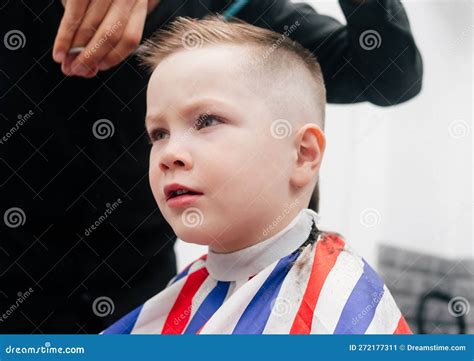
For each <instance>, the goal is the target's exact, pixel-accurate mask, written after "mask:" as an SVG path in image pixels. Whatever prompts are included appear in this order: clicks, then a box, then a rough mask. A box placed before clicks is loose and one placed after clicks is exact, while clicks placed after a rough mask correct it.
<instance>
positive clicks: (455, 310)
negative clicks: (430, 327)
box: [448, 296, 471, 317]
mask: <svg viewBox="0 0 474 361" xmlns="http://www.w3.org/2000/svg"><path fill="white" fill-rule="evenodd" d="M470 309H471V305H470V304H469V301H468V300H467V299H466V298H464V297H461V296H457V297H454V298H451V299H450V300H449V303H448V311H449V313H450V314H451V315H452V316H454V317H461V316H464V315H467V314H468V313H469V311H470Z"/></svg>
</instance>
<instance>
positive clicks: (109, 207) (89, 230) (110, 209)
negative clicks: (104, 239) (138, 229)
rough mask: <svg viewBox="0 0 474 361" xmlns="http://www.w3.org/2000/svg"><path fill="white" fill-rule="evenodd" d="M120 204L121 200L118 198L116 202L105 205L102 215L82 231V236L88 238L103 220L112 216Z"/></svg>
mask: <svg viewBox="0 0 474 361" xmlns="http://www.w3.org/2000/svg"><path fill="white" fill-rule="evenodd" d="M121 204H122V200H121V199H120V198H117V201H115V202H113V203H112V204H110V203H107V204H106V205H105V206H106V207H107V208H106V209H105V211H104V213H103V214H102V215H101V216H100V217H99V218H97V220H96V221H95V222H94V223H93V224H91V226H90V227H89V228H86V229H85V230H84V235H85V236H86V237H88V236H90V235H91V233H92V232H93V231H95V230H96V229H97V228H98V227H99V226H100V225H101V224H102V223H103V222H105V220H106V219H107V218H108V217H109V216H110V215H111V214H112V212H113V211H115V210H116V209H117V208H118V207H119V205H121Z"/></svg>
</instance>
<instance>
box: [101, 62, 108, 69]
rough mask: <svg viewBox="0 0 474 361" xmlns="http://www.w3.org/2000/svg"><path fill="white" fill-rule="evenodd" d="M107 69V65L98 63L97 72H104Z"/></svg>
mask: <svg viewBox="0 0 474 361" xmlns="http://www.w3.org/2000/svg"><path fill="white" fill-rule="evenodd" d="M108 68H109V66H108V65H107V63H100V64H99V70H106V69H108Z"/></svg>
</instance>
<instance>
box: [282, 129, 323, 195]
mask: <svg viewBox="0 0 474 361" xmlns="http://www.w3.org/2000/svg"><path fill="white" fill-rule="evenodd" d="M295 146H296V151H297V153H296V154H297V158H296V163H295V167H294V170H293V174H292V175H291V178H290V183H291V185H292V186H293V187H295V188H301V187H304V186H305V185H307V184H308V183H310V182H312V181H314V179H316V177H317V175H318V172H319V168H320V166H321V162H322V159H323V155H324V150H325V148H326V137H325V136H324V133H323V131H322V130H321V128H319V126H317V125H316V124H306V125H304V126H303V127H301V128H300V130H299V131H298V133H297V134H296V136H295Z"/></svg>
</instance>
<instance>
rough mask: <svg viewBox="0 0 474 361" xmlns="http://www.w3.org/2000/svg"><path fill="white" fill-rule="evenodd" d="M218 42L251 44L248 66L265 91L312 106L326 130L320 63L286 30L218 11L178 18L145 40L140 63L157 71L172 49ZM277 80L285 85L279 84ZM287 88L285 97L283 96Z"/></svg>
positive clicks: (172, 51)
mask: <svg viewBox="0 0 474 361" xmlns="http://www.w3.org/2000/svg"><path fill="white" fill-rule="evenodd" d="M298 25H299V24H298ZM294 27H295V25H293V28H294ZM285 28H288V27H285ZM216 45H237V46H239V45H240V46H242V47H245V48H247V49H248V50H249V56H250V57H249V61H248V62H247V64H248V69H246V70H247V71H248V72H250V73H251V74H252V77H251V78H252V79H253V80H255V79H258V80H259V82H260V83H261V84H260V85H262V86H266V87H267V88H266V90H267V92H264V93H262V94H267V93H268V89H271V90H274V91H273V92H271V93H272V96H273V97H274V96H275V93H279V94H277V96H278V97H279V98H282V97H285V98H290V97H292V96H293V97H294V100H295V101H299V102H302V104H303V103H304V104H309V106H310V109H312V110H315V111H316V112H317V118H318V119H317V120H316V121H313V122H314V123H317V124H318V125H319V126H320V127H321V129H323V128H324V118H325V105H326V89H325V85H324V79H323V74H322V72H321V67H320V65H319V63H318V61H317V59H316V57H315V56H314V55H313V54H312V53H311V52H310V51H309V50H307V49H306V48H304V47H303V46H302V45H301V44H299V43H297V42H296V41H293V40H291V39H290V38H289V37H288V36H287V35H286V34H280V33H277V32H274V31H271V30H268V29H264V28H260V27H257V26H254V25H251V24H248V23H246V22H244V21H242V20H240V19H232V20H231V21H228V20H225V19H224V18H223V17H221V16H219V15H211V16H207V17H205V18H203V19H200V20H198V19H192V18H188V17H178V18H176V19H175V20H174V21H173V22H171V23H170V24H168V26H167V27H165V28H162V29H160V30H158V31H156V32H155V33H154V34H153V36H152V37H151V38H150V39H147V40H146V41H145V42H144V44H143V45H142V46H141V47H140V48H139V50H138V56H139V62H140V63H141V64H142V65H143V66H145V68H147V69H148V70H149V71H150V72H152V71H153V70H155V69H156V67H157V66H158V65H159V64H160V63H161V62H162V61H163V60H164V59H165V58H166V57H168V56H170V55H172V54H173V53H176V52H178V51H181V50H187V49H188V50H189V49H191V50H192V49H197V48H202V47H205V46H216ZM277 79H278V80H280V84H275V82H277ZM282 88H283V89H285V95H282V94H281V93H282ZM299 94H303V96H299ZM267 97H268V96H267ZM274 100H275V99H274ZM287 100H288V99H287ZM279 104H280V105H281V104H282V102H281V101H278V102H275V103H274V106H275V107H278V106H279Z"/></svg>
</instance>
